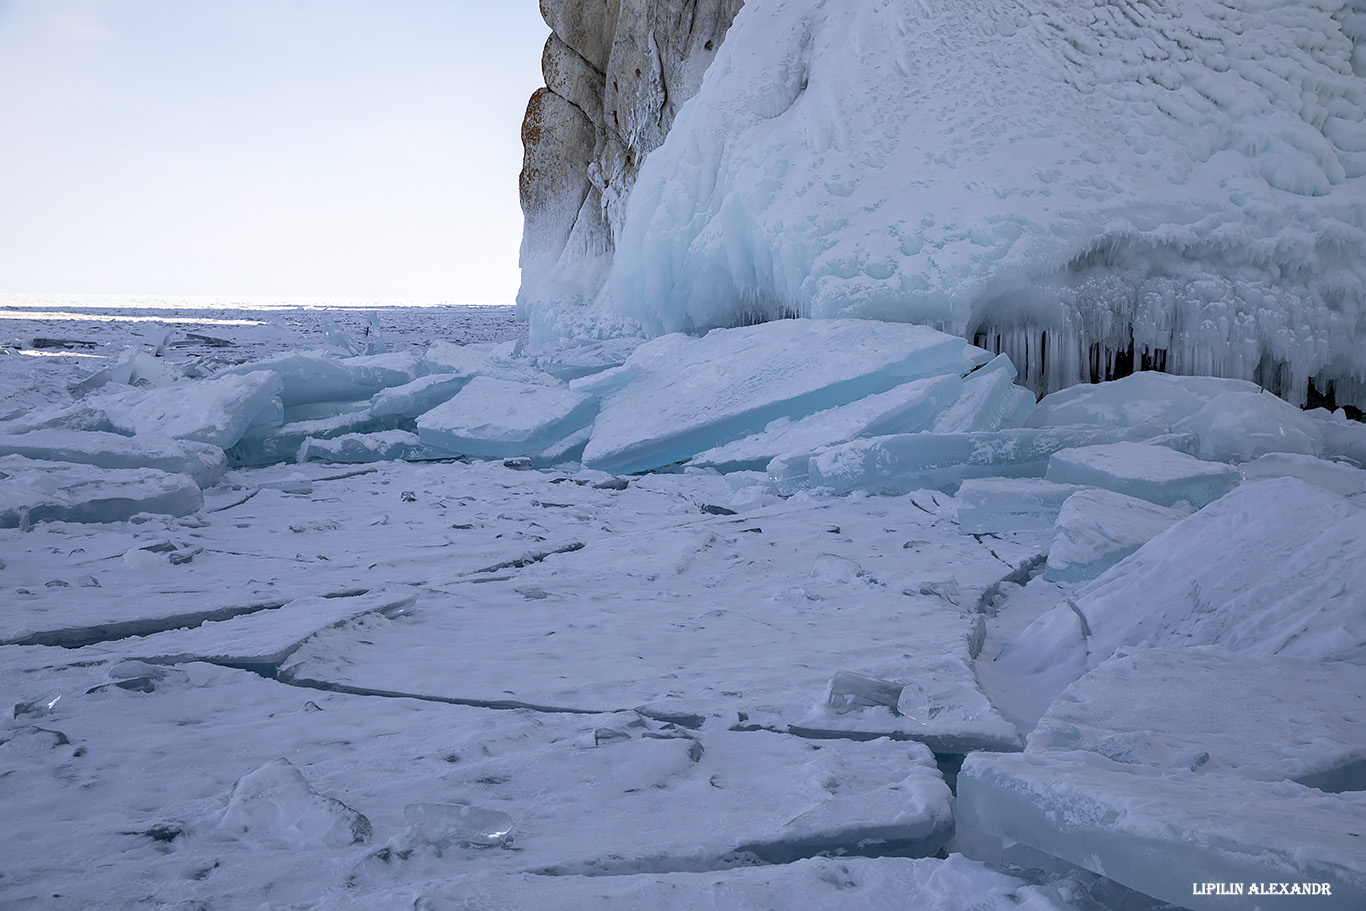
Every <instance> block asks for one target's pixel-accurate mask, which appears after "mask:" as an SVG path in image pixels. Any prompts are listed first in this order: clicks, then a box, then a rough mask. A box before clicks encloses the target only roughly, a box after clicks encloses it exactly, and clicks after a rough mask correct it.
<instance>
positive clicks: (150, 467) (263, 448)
mask: <svg viewBox="0 0 1366 911" xmlns="http://www.w3.org/2000/svg"><path fill="white" fill-rule="evenodd" d="M144 306H145V307H147V309H142V310H139V311H136V318H135V319H129V318H127V317H129V316H132V315H133V312H132V311H127V310H120V309H118V308H114V307H110V306H108V303H107V302H106V303H105V304H101V303H100V302H98V301H88V300H87V301H80V300H62V299H52V300H47V301H35V300H33V299H16V298H7V299H5V300H4V301H3V307H0V342H4V343H5V344H6V347H5V348H4V349H3V354H0V388H2V389H3V401H4V412H3V413H0V592H3V598H0V692H2V693H3V696H4V698H3V700H0V701H2V702H3V706H0V708H3V711H4V715H3V721H0V725H2V726H0V805H3V806H4V807H5V808H6V815H7V819H8V825H7V827H6V831H5V834H4V835H3V836H0V844H3V850H0V905H3V906H4V907H6V908H10V907H13V908H70V907H92V908H93V907H100V908H104V907H108V908H144V907H145V908H162V907H165V908H191V907H196V908H240V907H249V908H258V907H259V908H279V909H283V908H297V909H310V908H315V909H321V908H357V909H360V908H366V909H370V908H379V909H383V908H395V909H398V908H433V909H435V908H459V907H494V908H526V907H557V908H580V907H608V908H623V909H625V908H637V907H659V908H680V909H682V908H694V907H718V908H773V909H778V908H792V907H820V908H826V907H829V908H851V909H853V908H860V909H862V908H905V907H915V908H942V909H946V911H948V909H959V908H969V907H971V908H983V909H993V911H994V909H1002V911H1004V909H1017V908H1029V909H1058V911H1063V909H1071V911H1099V909H1117V908H1122V909H1126V911H1141V909H1150V908H1151V909H1156V908H1162V907H1167V906H1168V904H1169V903H1170V904H1174V905H1177V906H1180V907H1189V908H1201V909H1203V908H1227V907H1232V906H1230V905H1228V904H1227V902H1228V901H1229V899H1227V898H1219V897H1217V896H1213V895H1200V894H1198V893H1197V892H1196V891H1195V886H1196V884H1198V883H1204V882H1238V883H1252V882H1257V883H1273V882H1274V883H1287V884H1300V890H1301V891H1300V894H1289V893H1287V894H1286V895H1283V896H1267V897H1266V898H1265V899H1259V901H1260V904H1256V905H1253V904H1247V905H1239V906H1238V907H1265V908H1299V907H1304V908H1316V909H1317V908H1359V907H1362V906H1363V904H1366V844H1364V842H1366V830H1363V828H1362V826H1363V820H1366V796H1363V794H1366V602H1364V601H1363V600H1362V595H1361V592H1362V591H1363V590H1366V577H1364V576H1363V569H1362V563H1361V560H1360V555H1361V554H1362V553H1363V552H1366V472H1363V471H1362V469H1361V464H1362V462H1363V461H1366V426H1363V425H1361V424H1359V423H1356V422H1352V421H1349V420H1348V419H1347V418H1346V417H1345V416H1344V415H1343V414H1341V413H1336V414H1334V413H1329V412H1327V411H1324V410H1321V409H1320V410H1317V411H1300V410H1298V409H1294V408H1291V407H1290V406H1288V405H1286V404H1285V403H1284V402H1283V401H1281V400H1279V399H1276V398H1274V397H1273V396H1270V395H1268V394H1267V393H1264V392H1261V391H1259V390H1257V389H1256V387H1253V386H1250V384H1248V383H1245V382H1242V381H1235V380H1220V379H1214V378H1198V377H1197V378H1189V377H1187V378H1182V377H1172V376H1166V375H1159V374H1136V375H1134V376H1132V377H1128V378H1126V379H1123V380H1118V381H1115V382H1112V383H1108V384H1102V385H1098V386H1083V387H1074V388H1072V389H1068V390H1065V391H1063V392H1060V393H1056V394H1054V395H1052V396H1049V397H1047V398H1045V399H1044V400H1043V401H1042V402H1040V403H1039V404H1038V405H1037V406H1036V405H1035V404H1034V403H1033V396H1032V395H1031V394H1029V393H1028V392H1025V391H1023V390H1022V389H1021V387H1019V386H1018V385H1015V384H1014V383H1013V382H1012V380H1013V379H1015V368H1014V366H1013V365H1012V364H1011V363H1010V361H1009V359H1008V358H1005V357H994V356H992V355H991V354H989V353H987V352H985V351H982V350H981V349H977V348H974V347H973V346H971V345H969V344H967V343H966V342H965V341H963V340H962V339H961V338H955V337H952V336H949V335H945V334H941V333H938V332H935V331H934V330H930V329H925V328H923V327H914V326H908V325H890V324H880V323H876V322H871V321H860V322H855V321H839V320H832V321H825V322H812V321H806V320H785V321H779V322H774V323H767V324H762V325H757V326H750V327H744V328H737V329H727V330H715V331H713V332H711V333H709V334H707V335H705V336H702V337H686V336H682V335H666V336H661V337H659V338H656V339H653V340H650V341H643V340H639V339H637V340H628V339H616V340H611V341H598V342H592V343H581V344H578V345H576V346H530V345H528V344H526V342H525V340H524V338H522V337H521V333H522V332H523V331H524V326H523V325H522V324H518V323H515V322H514V321H512V319H511V316H510V312H509V311H508V310H506V309H503V310H499V309H478V308H464V309H462V308H435V309H423V308H403V307H392V308H382V309H377V310H376V311H375V315H374V317H373V319H372V318H371V317H370V316H368V315H367V314H366V313H364V312H362V311H356V310H346V309H338V308H329V309H326V310H316V309H315V310H310V309H302V308H280V309H273V310H252V309H247V308H245V307H241V306H238V307H236V308H234V307H233V306H232V305H231V304H230V303H227V304H225V305H223V306H220V308H219V309H216V310H214V311H212V312H210V311H206V310H199V309H195V308H193V307H190V306H184V305H183V304H182V305H180V306H177V302H174V301H154V302H144ZM209 320H215V321H216V322H209ZM633 414H635V415H639V416H640V418H639V420H635V421H632V420H631V418H630V416H631V415H633ZM1305 884H1308V885H1312V886H1313V887H1314V889H1315V890H1317V891H1315V892H1314V894H1304V889H1306V888H1308V886H1306V885H1305ZM1325 887H1326V888H1327V890H1328V894H1323V891H1322V890H1323V888H1325ZM1288 888H1289V887H1287V889H1288ZM1244 897H1247V896H1244ZM1221 902H1222V903H1221Z"/></svg>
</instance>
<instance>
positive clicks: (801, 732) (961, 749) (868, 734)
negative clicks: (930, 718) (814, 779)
mask: <svg viewBox="0 0 1366 911" xmlns="http://www.w3.org/2000/svg"><path fill="white" fill-rule="evenodd" d="M729 730H732V731H739V732H749V731H769V732H771V733H774V734H791V735H792V736H793V737H802V738H805V739H807V740H854V741H858V742H860V743H863V742H866V741H869V740H877V739H879V738H881V737H885V738H887V739H888V740H903V741H912V740H913V741H915V742H917V743H923V744H925V746H927V747H929V748H930V751H931V752H933V753H935V754H936V755H939V754H945V755H956V754H959V753H962V754H967V753H971V752H974V751H982V752H990V753H1009V752H1019V751H1020V750H1021V749H1023V747H1022V746H1019V745H1013V744H1009V743H1006V742H1003V741H1000V740H998V739H995V738H992V739H984V738H980V737H971V736H959V735H953V734H912V733H909V732H907V731H837V730H829V729H826V728H808V727H801V726H798V725H795V724H793V725H787V726H785V727H775V726H772V725H764V724H736V725H731V727H730V728H729Z"/></svg>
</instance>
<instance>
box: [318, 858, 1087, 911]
mask: <svg viewBox="0 0 1366 911" xmlns="http://www.w3.org/2000/svg"><path fill="white" fill-rule="evenodd" d="M415 893H417V894H418V896H419V897H418V898H416V899H414V894H415ZM964 896H971V897H972V902H973V904H972V908H973V909H974V911H1020V909H1021V908H1025V909H1029V911H1067V909H1069V908H1071V907H1072V906H1071V905H1070V904H1069V903H1065V902H1064V901H1063V900H1062V899H1061V898H1060V897H1059V896H1058V895H1057V894H1056V893H1054V892H1053V890H1051V889H1048V888H1043V887H1039V886H1035V885H1030V884H1028V883H1026V882H1025V881H1024V880H1022V879H1018V878H1016V877H1014V876H1010V875H1008V874H1006V873H1002V872H1000V871H999V870H995V869H991V868H989V867H987V866H986V865H985V864H981V863H978V862H976V861H972V860H968V859H967V858H966V857H964V856H963V855H961V854H951V855H949V857H948V858H947V859H945V860H929V859H911V858H892V857H887V858H878V859H870V858H862V857H839V858H829V857H813V858H808V859H803V860H799V861H796V862H794V863H791V864H783V865H778V866H773V865H764V866H759V867H741V868H737V869H733V870H726V871H718V872H709V873H663V872H661V873H654V874H634V875H626V876H609V877H603V876H555V877H547V876H537V875H533V874H525V873H523V874H496V873H477V872H476V873H470V874H468V875H461V876H456V877H448V878H445V879H441V880H436V881H432V882H429V883H422V884H420V885H417V886H414V885H411V884H410V885H408V886H406V887H404V888H400V889H395V890H394V892H393V893H383V894H381V893H370V894H366V895H363V896H360V897H354V896H346V895H338V896H335V898H333V897H329V905H330V907H333V908H336V909H345V911H351V909H354V911H409V909H411V908H412V907H413V906H414V903H415V902H417V903H418V904H419V906H420V907H422V908H425V909H430V911H458V909H466V908H470V907H474V906H477V907H481V908H488V909H489V911H518V909H525V908H546V909H571V908H594V909H597V911H640V909H643V908H649V909H651V911H696V909H699V908H715V909H718V911H720V909H734V911H740V909H775V911H776V909H795V908H820V909H829V911H905V909H907V908H915V909H917V911H962V908H963V898H964Z"/></svg>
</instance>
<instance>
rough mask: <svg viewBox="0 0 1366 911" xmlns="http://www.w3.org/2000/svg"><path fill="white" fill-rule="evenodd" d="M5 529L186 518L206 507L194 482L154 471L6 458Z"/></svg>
mask: <svg viewBox="0 0 1366 911" xmlns="http://www.w3.org/2000/svg"><path fill="white" fill-rule="evenodd" d="M0 481H3V483H0V528H18V527H22V526H24V525H25V524H27V523H29V522H122V521H124V520H125V519H128V518H130V517H132V516H134V515H137V514H138V513H141V512H148V513H161V514H163V515H171V516H183V515H188V514H189V513H192V512H196V511H198V510H199V508H200V507H202V506H203V505H204V495H203V494H202V493H201V492H200V490H199V485H198V484H196V483H195V480H194V478H192V477H190V476H189V475H186V474H169V473H167V472H164V471H157V470H156V469H154V468H97V467H95V466H93V465H75V464H71V463H68V462H39V461H35V460H33V459H26V458H24V457H23V456H18V455H8V456H3V457H0Z"/></svg>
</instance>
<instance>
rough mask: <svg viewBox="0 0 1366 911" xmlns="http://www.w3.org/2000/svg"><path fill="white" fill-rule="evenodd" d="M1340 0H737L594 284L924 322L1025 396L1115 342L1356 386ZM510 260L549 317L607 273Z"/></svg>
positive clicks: (1357, 390) (721, 305)
mask: <svg viewBox="0 0 1366 911" xmlns="http://www.w3.org/2000/svg"><path fill="white" fill-rule="evenodd" d="M1357 5H1358V4H1357V3H1356V2H1355V0H1348V2H1343V0H1299V2H1293V3H1288V4H1266V3H1262V2H1254V0H1226V2H1217V3H1216V2H1212V0H1195V2H1179V3H1178V2H1171V0H1167V2H1152V3H1133V2H1117V3H1102V2H1094V3H1093V2H1082V3H1075V2H1070V0H1069V2H1064V0H1027V2H1007V0H964V2H956V3H924V2H919V0H885V2H870V3H862V4H823V3H819V2H814V0H751V2H750V3H748V4H747V5H746V7H745V9H744V10H743V12H742V13H741V14H740V15H739V16H738V17H737V18H736V20H735V23H734V25H733V27H732V28H731V29H730V31H729V32H728V33H727V37H726V43H725V45H724V46H723V47H722V48H721V49H720V51H719V53H718V55H717V58H716V60H715V62H714V64H713V65H712V66H711V68H710V69H708V70H707V74H706V78H705V80H704V82H703V85H702V86H701V89H700V90H699V92H698V94H697V95H696V96H695V97H694V98H693V99H692V100H691V101H690V102H689V103H688V104H686V105H685V106H684V107H683V108H682V109H681V110H680V111H679V112H678V116H677V118H676V120H675V121H674V123H673V126H672V129H671V130H670V132H669V134H668V138H667V140H666V141H665V142H664V143H663V144H662V145H661V146H660V147H659V149H658V150H656V151H655V152H654V153H653V154H652V155H651V156H650V158H649V160H648V161H646V162H645V164H644V165H643V166H642V168H641V171H640V175H639V178H638V179H637V181H636V183H635V186H634V189H633V190H632V191H631V197H630V201H629V205H628V206H627V207H626V212H625V218H624V221H623V222H621V223H620V224H619V228H618V223H617V222H616V221H613V232H614V235H615V236H614V239H615V241H616V243H615V255H614V258H613V260H612V266H611V273H610V277H609V280H608V282H607V286H606V290H605V291H604V293H603V294H602V295H600V296H599V298H598V300H597V306H598V308H599V309H600V310H601V311H602V312H607V310H608V308H609V307H610V308H611V309H612V310H613V311H614V312H615V313H616V314H618V315H621V316H626V317H630V318H632V319H635V320H638V321H640V322H641V323H642V324H643V325H644V326H645V328H646V329H647V330H648V331H650V332H662V331H672V330H687V331H695V330H700V329H705V328H709V327H714V326H722V325H734V324H737V323H740V322H744V321H747V320H754V319H762V318H768V317H772V316H775V315H779V314H782V313H789V312H795V313H797V314H801V315H807V316H815V317H848V316H857V317H875V318H881V319H895V320H906V321H915V322H925V323H929V324H931V325H934V326H937V327H939V328H943V329H945V330H948V331H952V332H955V333H959V334H965V335H967V336H968V337H969V338H972V339H974V341H976V343H977V344H980V345H982V346H983V347H987V348H992V349H997V350H1003V351H1006V352H1007V353H1010V354H1011V356H1012V360H1014V361H1015V363H1016V364H1017V365H1021V372H1022V374H1023V376H1022V379H1023V380H1024V382H1025V383H1026V384H1027V385H1029V386H1031V387H1033V388H1035V389H1036V390H1044V389H1055V388H1059V387H1061V386H1063V385H1067V384H1069V383H1072V382H1076V381H1078V380H1087V379H1091V378H1092V377H1093V376H1096V377H1098V378H1101V379H1104V378H1106V376H1107V375H1112V374H1113V373H1114V371H1115V370H1116V363H1115V361H1116V359H1117V358H1118V359H1119V360H1120V361H1121V362H1122V361H1123V360H1124V358H1126V357H1128V356H1132V357H1133V358H1134V360H1135V366H1138V362H1139V361H1141V360H1144V359H1145V358H1146V360H1147V362H1148V363H1150V364H1154V365H1157V366H1165V369H1167V370H1169V371H1172V372H1176V373H1184V374H1221V375H1226V376H1235V377H1241V378H1246V379H1253V380H1256V381H1258V382H1259V383H1260V384H1261V385H1263V386H1266V387H1268V388H1272V389H1273V390H1275V391H1278V392H1280V393H1281V394H1283V395H1285V396H1286V397H1287V398H1289V399H1290V400H1291V401H1295V402H1298V401H1302V400H1303V399H1304V397H1305V394H1306V391H1307V388H1308V384H1309V381H1310V380H1311V379H1315V380H1316V386H1317V387H1318V388H1319V390H1320V391H1326V387H1327V386H1328V385H1329V384H1330V383H1331V384H1333V385H1334V386H1335V392H1336V395H1337V398H1338V400H1339V401H1353V402H1358V403H1359V402H1360V401H1362V400H1363V399H1364V398H1366V344H1363V342H1364V341H1366V339H1363V331H1366V330H1363V328H1362V327H1363V311H1362V304H1361V301H1362V296H1363V293H1364V291H1366V289H1364V288H1363V282H1362V276H1361V272H1360V269H1359V263H1360V262H1362V258H1363V255H1364V254H1366V205H1363V203H1364V202H1366V195H1364V194H1363V183H1362V175H1363V174H1366V123H1364V122H1363V104H1364V103H1366V83H1363V80H1362V73H1363V72H1366V63H1363V61H1364V60H1366V57H1363V54H1362V51H1361V50H1360V49H1359V41H1360V40H1361V39H1362V38H1363V35H1366V25H1363V23H1364V22H1366V18H1363V15H1362V12H1361V10H1359V9H1358V8H1357ZM615 217H616V216H615V215H614V216H613V218H614V219H615ZM531 230H532V226H531V224H530V223H529V227H528V231H529V234H528V237H530V236H531V233H530V232H531ZM579 262H580V263H583V259H582V257H580V258H579ZM524 265H525V266H526V267H527V272H526V274H525V280H524V287H523V295H524V300H525V301H526V302H527V304H528V305H529V307H530V309H531V310H532V315H533V318H539V321H540V323H541V324H545V325H549V324H552V323H555V322H556V321H557V320H558V321H559V323H560V324H561V325H562V326H563V325H568V324H569V323H568V322H567V321H566V317H565V313H566V312H567V311H569V310H572V308H569V307H564V308H561V310H559V311H558V312H551V310H553V309H554V307H555V306H558V305H559V304H560V303H569V302H571V301H575V300H583V299H584V298H585V297H586V296H589V295H590V294H591V291H592V290H593V289H595V288H596V283H597V282H598V281H600V273H601V268H602V263H601V262H600V261H599V262H597V263H596V264H595V265H592V266H591V268H590V267H589V266H587V265H584V266H583V267H582V268H580V269H579V270H578V271H577V272H575V271H573V270H572V269H570V268H569V267H570V266H571V265H572V264H571V263H570V261H569V257H568V256H566V257H565V258H562V259H561V260H560V267H561V274H560V275H558V276H554V277H548V275H547V273H546V272H545V271H544V270H543V269H542V268H540V267H538V266H535V264H534V263H533V262H532V261H530V260H527V261H525V262H524ZM593 270H597V271H593ZM590 273H591V274H590ZM545 281H548V282H549V283H548V284H543V282H545ZM553 289H559V291H560V292H561V293H559V294H558V295H557V294H555V293H552V292H553ZM544 301H556V302H557V303H556V304H552V305H549V306H547V305H544V304H540V303H538V302H544ZM1135 352H1136V353H1135ZM1121 369H1122V365H1121Z"/></svg>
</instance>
